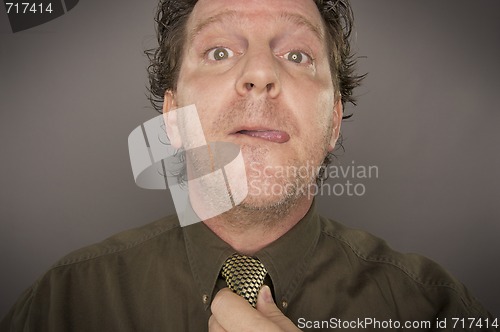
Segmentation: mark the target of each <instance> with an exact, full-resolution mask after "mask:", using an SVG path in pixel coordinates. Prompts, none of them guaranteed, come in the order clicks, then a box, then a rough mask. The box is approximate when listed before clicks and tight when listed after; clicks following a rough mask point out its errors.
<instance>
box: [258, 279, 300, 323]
mask: <svg viewBox="0 0 500 332" xmlns="http://www.w3.org/2000/svg"><path fill="white" fill-rule="evenodd" d="M256 309H257V310H258V311H259V312H261V313H262V314H263V315H264V316H266V317H267V318H268V319H269V320H271V321H272V322H273V323H274V324H276V325H278V326H279V327H280V328H281V329H282V330H283V331H299V329H298V328H297V327H296V326H295V325H294V324H293V323H292V321H291V320H290V319H288V317H286V316H285V315H284V314H283V313H282V312H281V310H280V309H278V307H277V306H276V304H275V303H274V300H273V296H272V294H271V289H269V287H268V286H263V287H262V288H261V289H260V291H259V296H258V297H257V308H256Z"/></svg>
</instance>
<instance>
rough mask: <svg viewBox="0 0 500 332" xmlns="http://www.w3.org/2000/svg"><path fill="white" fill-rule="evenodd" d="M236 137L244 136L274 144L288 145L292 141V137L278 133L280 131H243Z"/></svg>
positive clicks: (281, 132)
mask: <svg viewBox="0 0 500 332" xmlns="http://www.w3.org/2000/svg"><path fill="white" fill-rule="evenodd" d="M236 135H243V136H249V137H252V138H258V139H263V140H266V141H269V142H273V143H286V142H288V141H289V140H290V135H288V134H287V133H285V132H283V131H278V130H264V131H253V130H242V131H239V132H237V133H236Z"/></svg>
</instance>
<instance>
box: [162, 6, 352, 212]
mask: <svg viewBox="0 0 500 332" xmlns="http://www.w3.org/2000/svg"><path fill="white" fill-rule="evenodd" d="M187 33H188V37H187V40H186V46H185V53H184V58H183V60H182V67H181V70H180V73H179V78H178V84H177V90H176V91H174V93H173V105H174V106H177V107H181V106H187V105H190V104H195V105H196V107H197V110H198V113H199V117H200V121H201V124H202V127H203V131H204V133H205V137H206V140H207V141H209V142H210V141H225V142H233V143H236V144H238V145H240V146H241V149H242V152H243V157H244V161H245V166H246V174H247V178H248V189H249V196H248V197H247V199H246V200H245V201H244V204H247V205H248V206H252V207H254V208H263V207H269V206H275V205H277V204H283V203H285V202H286V201H291V200H294V199H296V198H297V197H294V196H296V194H297V192H298V191H299V190H300V188H299V187H301V186H302V187H303V186H304V185H307V184H309V183H312V182H314V178H315V174H314V173H313V172H312V168H313V167H314V166H319V165H321V163H322V161H323V159H324V157H325V155H326V154H327V152H328V151H331V149H333V147H334V146H335V141H336V139H337V136H338V130H339V127H340V120H341V117H342V116H341V114H342V107H341V103H340V102H336V101H335V100H336V98H335V94H334V88H333V82H332V77H331V74H330V65H329V59H328V56H327V51H326V49H327V48H326V44H325V34H326V32H325V30H324V27H323V25H322V21H321V16H320V13H319V11H318V9H317V7H316V5H315V3H314V2H313V1H312V0H273V1H269V0H200V1H198V3H197V4H196V6H195V8H194V10H193V12H192V14H191V16H190V19H189V21H188V24H187ZM337 99H340V98H337ZM166 102H167V101H166ZM187 121H189V119H188V120H187ZM291 166H294V167H296V169H301V168H302V169H306V168H307V170H308V172H307V173H305V171H303V172H302V173H301V175H300V174H296V173H295V174H294V172H293V171H290V170H293V169H292V168H290V167H291ZM304 175H305V176H304Z"/></svg>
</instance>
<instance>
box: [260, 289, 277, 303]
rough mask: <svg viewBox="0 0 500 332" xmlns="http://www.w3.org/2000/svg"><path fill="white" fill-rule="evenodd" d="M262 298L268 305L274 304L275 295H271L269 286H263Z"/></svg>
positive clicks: (261, 290)
mask: <svg viewBox="0 0 500 332" xmlns="http://www.w3.org/2000/svg"><path fill="white" fill-rule="evenodd" d="M260 296H262V299H263V300H264V302H266V303H273V302H274V300H273V295H272V294H271V289H270V288H269V286H267V285H264V286H262V288H261V289H260Z"/></svg>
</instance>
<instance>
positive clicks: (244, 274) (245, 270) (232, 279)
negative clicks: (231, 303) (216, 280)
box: [222, 254, 267, 308]
mask: <svg viewBox="0 0 500 332" xmlns="http://www.w3.org/2000/svg"><path fill="white" fill-rule="evenodd" d="M266 274H267V270H266V269H265V268H264V265H262V263H261V262H260V261H259V260H258V259H256V258H253V257H249V256H244V255H238V254H234V255H233V256H231V257H229V258H228V259H227V260H226V262H225V263H224V265H223V266H222V276H223V277H224V278H225V279H226V283H227V285H228V286H229V288H230V289H231V290H232V291H233V292H235V293H236V294H238V295H240V296H242V297H244V298H245V299H246V300H247V301H248V302H250V304H251V305H252V306H253V307H254V308H255V305H256V304H257V295H258V294H259V290H260V288H261V287H262V285H263V284H264V278H265V277H266Z"/></svg>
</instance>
